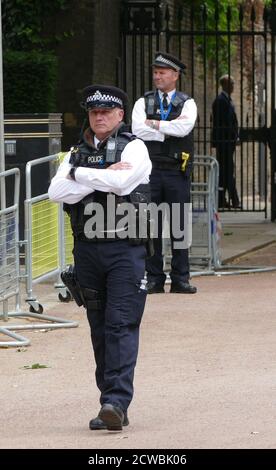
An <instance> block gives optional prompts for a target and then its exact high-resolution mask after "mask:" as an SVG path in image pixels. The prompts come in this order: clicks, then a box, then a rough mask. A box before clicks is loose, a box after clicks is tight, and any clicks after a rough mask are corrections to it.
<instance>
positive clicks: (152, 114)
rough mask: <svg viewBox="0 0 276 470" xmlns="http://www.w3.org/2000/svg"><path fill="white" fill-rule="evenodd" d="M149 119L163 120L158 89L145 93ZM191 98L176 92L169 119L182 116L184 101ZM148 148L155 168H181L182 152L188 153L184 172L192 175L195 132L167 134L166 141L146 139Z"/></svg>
mask: <svg viewBox="0 0 276 470" xmlns="http://www.w3.org/2000/svg"><path fill="white" fill-rule="evenodd" d="M144 97H145V107H146V115H147V119H154V120H157V121H160V120H161V111H160V102H159V95H158V91H155V92H154V91H148V92H147V93H145V95H144ZM189 99H191V98H190V97H189V96H188V95H186V94H184V93H181V92H179V91H177V92H176V96H175V97H174V99H173V101H172V108H171V112H170V114H169V116H168V117H167V120H168V121H172V120H173V119H176V118H178V117H179V116H180V114H181V112H182V109H183V106H184V103H185V102H186V101H187V100H189ZM145 144H146V146H147V148H148V151H149V155H150V159H151V161H152V166H153V168H160V169H165V170H181V167H182V163H183V160H182V153H184V154H186V155H187V154H188V155H189V158H188V160H187V163H186V166H185V170H184V173H185V175H186V176H190V173H191V170H192V166H193V156H194V144H193V132H190V134H188V135H186V136H185V137H171V136H167V137H166V138H165V140H164V142H157V141H152V140H151V141H145Z"/></svg>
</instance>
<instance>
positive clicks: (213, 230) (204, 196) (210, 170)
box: [189, 155, 221, 270]
mask: <svg viewBox="0 0 276 470" xmlns="http://www.w3.org/2000/svg"><path fill="white" fill-rule="evenodd" d="M218 183H219V165H218V162H217V160H216V159H215V158H214V157H211V156H205V155H204V156H203V155H196V156H195V159H194V172H193V181H192V187H191V200H192V211H193V235H192V245H191V248H190V253H189V258H190V263H191V265H192V266H193V265H200V266H205V267H207V268H208V269H209V270H212V269H214V268H218V267H220V265H221V259H220V246H219V242H220V238H221V226H220V221H219V215H218V210H217V209H218Z"/></svg>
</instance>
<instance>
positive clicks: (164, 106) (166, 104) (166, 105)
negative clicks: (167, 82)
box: [162, 93, 169, 109]
mask: <svg viewBox="0 0 276 470" xmlns="http://www.w3.org/2000/svg"><path fill="white" fill-rule="evenodd" d="M167 96H168V93H164V94H163V100H162V103H163V109H168V107H169V103H168V100H167Z"/></svg>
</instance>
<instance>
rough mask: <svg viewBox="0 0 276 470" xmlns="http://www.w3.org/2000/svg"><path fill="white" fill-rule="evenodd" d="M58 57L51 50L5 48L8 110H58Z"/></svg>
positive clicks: (5, 103)
mask: <svg viewBox="0 0 276 470" xmlns="http://www.w3.org/2000/svg"><path fill="white" fill-rule="evenodd" d="M57 67H58V64H57V58H56V56H55V55H53V54H52V53H49V52H37V51H32V52H20V51H11V50H9V51H5V52H4V54H3V78H4V80H3V81H4V107H5V113H6V114H17V113H50V112H56V87H57V75H58V73H57Z"/></svg>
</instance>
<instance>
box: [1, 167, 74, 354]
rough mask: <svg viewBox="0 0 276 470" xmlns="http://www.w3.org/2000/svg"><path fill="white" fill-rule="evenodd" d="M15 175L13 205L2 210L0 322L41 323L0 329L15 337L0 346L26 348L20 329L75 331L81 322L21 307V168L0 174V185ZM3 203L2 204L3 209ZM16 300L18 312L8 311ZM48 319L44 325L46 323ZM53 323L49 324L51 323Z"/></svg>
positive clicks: (26, 340)
mask: <svg viewBox="0 0 276 470" xmlns="http://www.w3.org/2000/svg"><path fill="white" fill-rule="evenodd" d="M11 175H14V178H15V180H14V198H13V203H11V204H10V205H9V204H8V205H6V207H2V208H1V211H0V265H1V266H0V286H1V287H0V302H2V304H3V309H2V314H0V320H3V321H4V322H8V320H9V319H10V318H35V319H37V320H39V322H38V323H33V324H24V323H22V324H11V323H7V324H6V325H5V326H3V327H0V334H1V335H6V336H9V337H11V338H12V340H11V341H0V347H10V346H27V345H29V344H30V340H29V339H27V338H25V337H23V336H21V335H19V334H17V333H15V331H17V330H40V329H59V328H73V327H76V326H78V323H77V322H75V321H71V320H65V319H63V318H58V317H53V316H49V315H41V314H39V313H34V312H30V313H26V312H23V311H21V307H20V278H21V276H20V257H19V186H20V172H19V169H18V168H14V169H11V170H7V171H4V172H2V173H0V182H1V180H3V179H4V180H5V182H6V179H7V177H10V176H11ZM3 205H4V204H3V203H2V206H3ZM11 298H14V301H15V311H10V310H9V305H8V302H9V300H10V299H11ZM43 320H45V322H43ZM49 322H50V323H49Z"/></svg>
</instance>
